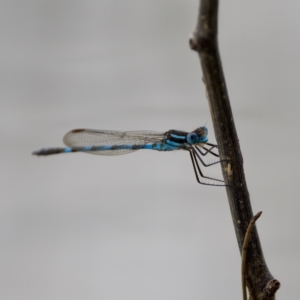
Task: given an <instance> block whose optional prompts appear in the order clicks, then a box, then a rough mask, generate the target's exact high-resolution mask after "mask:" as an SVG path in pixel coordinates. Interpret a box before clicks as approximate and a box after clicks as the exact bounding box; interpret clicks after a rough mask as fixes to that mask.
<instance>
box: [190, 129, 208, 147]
mask: <svg viewBox="0 0 300 300" xmlns="http://www.w3.org/2000/svg"><path fill="white" fill-rule="evenodd" d="M207 134H208V130H207V128H206V127H205V126H203V127H199V128H197V129H195V130H194V131H192V132H191V133H189V134H188V135H187V141H188V143H189V144H203V143H206V142H208V138H207Z"/></svg>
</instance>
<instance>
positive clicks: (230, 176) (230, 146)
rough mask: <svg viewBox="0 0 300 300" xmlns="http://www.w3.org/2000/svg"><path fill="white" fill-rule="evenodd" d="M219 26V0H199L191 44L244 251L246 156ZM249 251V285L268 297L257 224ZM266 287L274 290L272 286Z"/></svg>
mask: <svg viewBox="0 0 300 300" xmlns="http://www.w3.org/2000/svg"><path fill="white" fill-rule="evenodd" d="M224 3H225V2H224ZM224 5H225V4H224ZM217 25H218V0H202V1H200V9H199V15H198V21H197V25H196V29H195V31H194V34H193V36H192V38H191V39H190V47H191V48H192V49H193V50H195V51H197V52H198V54H199V57H200V61H201V66H202V70H203V81H204V83H205V86H206V93H207V98H208V103H209V107H210V112H211V116H212V121H213V125H214V131H215V136H216V140H217V143H218V146H219V152H220V158H221V160H222V172H223V176H224V180H225V184H226V185H228V186H227V187H226V192H227V196H228V201H229V205H230V210H231V215H232V220H233V224H234V228H235V233H236V237H237V241H238V246H239V249H240V252H242V247H243V241H244V236H245V233H246V230H247V227H248V224H249V222H250V220H251V219H252V218H253V213H252V208H251V203H250V196H249V192H248V189H247V184H246V179H245V174H244V168H243V157H242V153H241V149H240V145H239V140H238V136H237V132H236V128H235V124H234V119H233V115H232V111H231V106H230V101H229V96H228V92H227V87H226V82H225V77H224V74H223V69H222V63H221V59H220V55H219V49H218V41H217ZM247 252H248V253H247V285H248V286H250V285H251V289H252V290H253V293H254V297H255V298H254V299H258V298H260V299H269V297H270V294H268V295H267V292H266V289H267V286H268V284H269V282H270V281H272V280H273V276H272V275H271V273H270V272H269V269H268V267H267V264H266V262H265V259H264V256H263V251H262V248H261V244H260V240H259V236H258V233H257V230H256V227H255V226H254V227H253V230H252V234H251V238H250V240H249V244H248V250H247ZM277 282H278V281H277ZM277 287H279V285H277ZM267 290H268V292H269V291H270V290H272V291H274V289H273V288H271V289H267ZM275 292H276V291H275ZM275 292H274V294H275Z"/></svg>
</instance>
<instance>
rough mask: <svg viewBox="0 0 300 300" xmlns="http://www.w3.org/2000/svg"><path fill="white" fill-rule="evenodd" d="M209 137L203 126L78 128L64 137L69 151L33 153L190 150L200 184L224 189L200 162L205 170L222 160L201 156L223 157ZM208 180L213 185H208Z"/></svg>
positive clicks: (106, 153) (65, 149)
mask: <svg viewBox="0 0 300 300" xmlns="http://www.w3.org/2000/svg"><path fill="white" fill-rule="evenodd" d="M207 134H208V130H207V128H206V127H205V126H203V127H199V128H197V129H196V130H194V131H192V132H184V131H179V130H173V129H172V130H169V131H167V132H164V133H161V132H155V131H112V130H93V129H74V130H71V131H70V132H68V133H67V134H66V135H65V136H64V139H63V141H64V143H65V145H67V146H68V147H67V148H45V149H41V150H38V151H35V152H33V154H35V155H51V154H58V153H69V152H87V153H92V154H99V155H120V154H126V153H130V152H133V151H136V150H140V149H150V150H157V151H174V150H186V151H188V152H189V153H190V157H191V160H192V163H193V168H194V172H195V175H196V179H197V181H198V183H200V184H205V185H213V186H224V183H223V180H220V179H216V178H213V177H209V176H205V175H204V174H203V173H202V171H201V169H200V166H199V163H198V161H200V163H201V164H202V165H203V166H204V167H208V166H211V165H214V164H216V163H218V162H219V160H218V161H215V162H212V163H205V161H204V160H203V159H202V157H201V156H205V155H206V154H208V153H210V154H211V155H214V156H216V157H219V155H218V154H217V153H215V152H214V151H213V149H215V148H217V147H218V146H217V145H215V144H210V143H208V138H207ZM199 175H200V176H199ZM200 178H201V180H200ZM202 178H203V179H202ZM205 179H206V181H209V182H205ZM211 182H212V183H211Z"/></svg>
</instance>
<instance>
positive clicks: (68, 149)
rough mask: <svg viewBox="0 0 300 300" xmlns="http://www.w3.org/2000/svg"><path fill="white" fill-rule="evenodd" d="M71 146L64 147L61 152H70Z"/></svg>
mask: <svg viewBox="0 0 300 300" xmlns="http://www.w3.org/2000/svg"><path fill="white" fill-rule="evenodd" d="M72 150H73V149H72V148H70V147H68V148H65V149H63V151H62V152H63V153H69V152H72Z"/></svg>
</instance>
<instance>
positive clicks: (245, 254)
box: [241, 211, 262, 300]
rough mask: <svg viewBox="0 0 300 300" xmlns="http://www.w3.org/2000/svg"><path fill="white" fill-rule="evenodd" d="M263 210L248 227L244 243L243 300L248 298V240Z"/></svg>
mask: <svg viewBox="0 0 300 300" xmlns="http://www.w3.org/2000/svg"><path fill="white" fill-rule="evenodd" d="M261 214H262V211H260V212H258V213H257V214H256V215H255V216H254V217H253V218H252V220H251V221H250V223H249V226H248V228H247V231H246V234H245V239H244V243H243V250H242V270H241V274H242V291H243V300H247V291H246V276H247V264H246V258H247V250H248V242H249V238H250V234H251V231H252V228H253V226H254V224H255V222H256V220H257V219H258V218H259V217H260V216H261ZM250 293H251V292H250Z"/></svg>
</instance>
